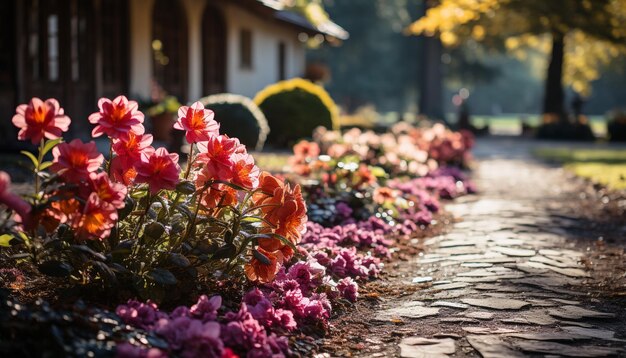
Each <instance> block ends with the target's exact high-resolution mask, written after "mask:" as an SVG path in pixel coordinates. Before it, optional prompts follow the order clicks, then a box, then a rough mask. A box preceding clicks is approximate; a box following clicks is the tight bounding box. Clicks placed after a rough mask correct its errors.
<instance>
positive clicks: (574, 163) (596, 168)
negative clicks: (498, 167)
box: [533, 148, 626, 190]
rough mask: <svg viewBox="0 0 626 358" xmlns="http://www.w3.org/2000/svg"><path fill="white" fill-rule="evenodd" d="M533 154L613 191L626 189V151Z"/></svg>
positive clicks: (546, 150)
mask: <svg viewBox="0 0 626 358" xmlns="http://www.w3.org/2000/svg"><path fill="white" fill-rule="evenodd" d="M533 154H534V155H535V156H537V157H539V158H542V159H545V160H549V161H554V162H558V163H563V165H564V166H565V168H567V169H569V170H571V171H573V172H574V173H575V174H576V175H578V176H581V177H585V178H589V179H591V180H592V181H594V182H597V183H600V184H603V185H606V186H608V187H610V188H613V189H621V190H623V189H626V150H610V149H569V148H539V149H536V150H534V151H533Z"/></svg>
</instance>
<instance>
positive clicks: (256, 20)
mask: <svg viewBox="0 0 626 358" xmlns="http://www.w3.org/2000/svg"><path fill="white" fill-rule="evenodd" d="M224 13H225V17H226V21H227V28H228V34H227V36H228V58H227V63H228V66H227V67H228V74H227V82H228V83H227V89H228V91H229V92H232V93H238V94H242V95H244V96H248V97H254V95H255V94H256V93H257V92H258V91H259V90H261V89H263V88H264V87H265V86H267V85H269V84H271V83H274V82H276V81H278V80H279V73H278V72H279V71H278V44H279V43H280V42H281V41H282V42H284V43H285V45H286V46H287V49H286V50H287V51H286V53H287V56H286V57H287V58H286V60H287V61H286V76H287V78H291V77H298V76H302V75H303V73H304V70H305V61H306V60H305V49H304V45H303V44H302V43H301V42H300V41H298V31H297V30H296V29H293V28H291V27H288V26H286V25H282V24H279V23H277V22H275V21H274V20H272V19H269V20H265V19H262V18H261V17H259V16H257V15H255V14H252V13H250V12H248V11H246V10H244V9H242V8H240V7H237V6H236V5H233V4H229V5H227V6H225V8H224ZM241 29H249V30H250V31H252V54H253V55H252V63H253V67H252V69H244V68H240V60H239V57H240V53H239V51H240V44H239V32H240V30H241Z"/></svg>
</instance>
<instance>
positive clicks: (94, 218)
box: [71, 193, 117, 240]
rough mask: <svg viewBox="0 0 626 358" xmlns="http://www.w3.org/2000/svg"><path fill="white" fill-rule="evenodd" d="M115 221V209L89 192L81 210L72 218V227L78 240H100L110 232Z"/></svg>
mask: <svg viewBox="0 0 626 358" xmlns="http://www.w3.org/2000/svg"><path fill="white" fill-rule="evenodd" d="M116 221H117V210H115V208H114V207H113V206H112V205H110V204H107V203H105V202H104V201H102V200H101V199H100V198H99V197H98V194H97V193H91V195H89V198H88V199H87V202H86V203H85V207H84V208H83V210H82V212H80V213H79V214H78V215H76V216H75V217H74V218H73V220H72V224H71V226H72V228H73V229H74V233H75V235H76V237H77V238H78V239H79V240H94V239H95V240H102V239H106V238H107V237H108V236H109V234H110V233H111V229H112V228H113V226H115V222H116Z"/></svg>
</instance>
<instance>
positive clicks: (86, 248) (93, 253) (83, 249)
mask: <svg viewBox="0 0 626 358" xmlns="http://www.w3.org/2000/svg"><path fill="white" fill-rule="evenodd" d="M70 250H72V251H76V252H82V253H84V254H88V255H91V256H93V257H94V258H95V259H98V260H99V261H106V257H105V256H104V255H103V254H101V253H99V252H96V251H94V250H92V249H91V248H90V247H89V246H87V245H72V246H70Z"/></svg>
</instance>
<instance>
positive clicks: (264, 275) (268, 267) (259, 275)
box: [244, 248, 283, 283]
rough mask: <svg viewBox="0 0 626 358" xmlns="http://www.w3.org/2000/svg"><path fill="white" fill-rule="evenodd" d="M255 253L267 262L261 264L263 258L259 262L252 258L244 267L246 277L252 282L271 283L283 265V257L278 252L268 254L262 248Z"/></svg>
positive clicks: (268, 252)
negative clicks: (259, 254)
mask: <svg viewBox="0 0 626 358" xmlns="http://www.w3.org/2000/svg"><path fill="white" fill-rule="evenodd" d="M257 251H258V252H260V253H261V254H262V255H263V256H265V258H267V262H262V261H265V258H263V259H262V260H259V259H258V258H257V257H254V256H253V257H252V259H251V260H250V262H249V263H247V264H246V265H245V267H244V270H245V272H246V276H247V277H248V279H249V280H250V281H253V282H259V283H269V282H272V281H273V280H274V277H276V274H277V273H278V271H279V270H280V268H281V266H282V264H283V255H282V253H281V252H280V251H274V252H270V251H265V250H263V249H262V248H258V249H257Z"/></svg>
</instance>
